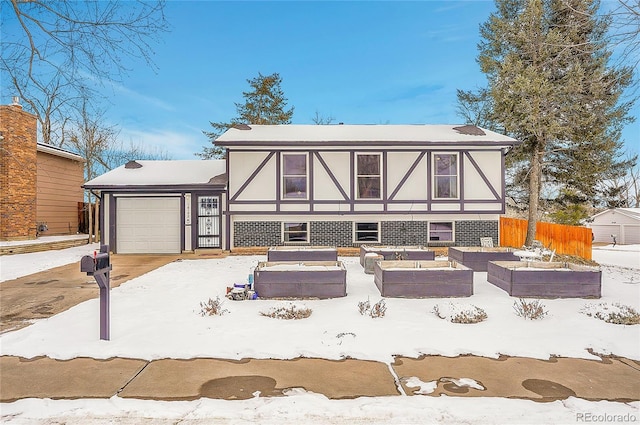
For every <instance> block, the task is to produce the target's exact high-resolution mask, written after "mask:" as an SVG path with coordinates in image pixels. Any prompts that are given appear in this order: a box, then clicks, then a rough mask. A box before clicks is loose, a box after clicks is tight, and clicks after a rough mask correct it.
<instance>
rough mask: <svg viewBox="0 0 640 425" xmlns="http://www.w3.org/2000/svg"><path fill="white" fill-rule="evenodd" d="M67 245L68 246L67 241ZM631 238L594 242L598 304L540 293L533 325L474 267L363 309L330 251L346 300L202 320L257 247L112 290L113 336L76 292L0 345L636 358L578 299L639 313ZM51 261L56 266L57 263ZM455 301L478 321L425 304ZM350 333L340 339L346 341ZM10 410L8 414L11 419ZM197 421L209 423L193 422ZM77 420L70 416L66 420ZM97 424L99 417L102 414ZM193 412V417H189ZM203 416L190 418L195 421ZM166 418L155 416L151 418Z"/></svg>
mask: <svg viewBox="0 0 640 425" xmlns="http://www.w3.org/2000/svg"><path fill="white" fill-rule="evenodd" d="M81 248H84V250H81V251H80V252H75V251H74V254H70V253H69V252H63V251H70V250H63V251H55V252H49V257H50V258H49V260H50V261H52V262H53V263H55V260H54V259H53V258H52V257H56V258H57V257H60V262H64V261H67V260H62V259H63V258H67V259H68V258H69V257H73V256H74V255H76V256H77V257H76V260H71V261H69V262H73V261H77V260H78V259H79V258H80V257H81V256H82V255H83V254H86V253H87V251H91V250H92V249H94V248H93V247H89V246H85V247H81ZM72 250H77V248H72ZM31 255H36V254H26V255H24V256H17V255H16V256H5V257H2V259H0V261H1V262H2V264H1V266H2V269H3V271H2V278H3V279H5V272H4V270H5V267H7V269H8V270H18V269H21V270H23V273H24V274H29V273H30V272H33V271H37V270H35V269H34V270H33V271H31V270H32V269H31V268H32V267H33V264H34V261H32V260H31V258H32V257H30V256H31ZM639 257H640V246H633V247H629V246H616V247H612V246H608V247H602V248H600V249H596V250H594V259H595V260H596V261H599V262H601V263H602V264H608V265H603V266H602V271H603V282H602V284H603V289H602V294H603V296H602V298H601V299H600V300H582V299H564V300H544V301H543V304H544V305H545V306H546V309H547V311H548V315H547V316H546V317H545V318H544V319H543V320H539V321H528V320H524V319H522V318H520V317H518V316H516V315H515V313H514V310H513V303H514V298H512V297H509V296H508V295H507V294H506V293H505V292H504V291H502V290H500V289H498V288H497V287H495V286H493V285H491V284H489V283H488V282H487V276H486V273H475V277H474V295H473V296H472V297H469V298H463V299H452V300H443V299H417V300H412V299H391V298H389V299H386V300H385V301H386V305H387V313H386V315H385V317H383V318H377V319H373V318H371V317H367V316H362V315H360V313H359V311H358V303H359V302H361V301H366V300H367V299H369V300H370V301H371V303H372V304H373V303H374V302H377V301H378V300H380V299H381V297H380V294H379V292H378V290H377V288H376V287H375V285H374V284H373V277H372V276H371V275H366V274H364V272H363V270H362V267H361V266H360V264H359V260H358V258H355V257H345V258H341V260H342V261H344V263H345V266H346V268H347V282H348V283H347V292H348V295H347V297H344V298H339V299H332V300H304V301H298V302H297V304H299V305H304V306H306V307H308V308H310V309H311V310H312V311H313V313H312V315H311V316H310V317H309V318H307V319H303V320H296V321H283V320H276V319H271V318H268V317H264V316H262V315H260V312H262V311H267V310H268V309H269V308H271V307H276V306H280V305H287V302H284V301H276V300H254V301H229V300H225V303H224V308H226V309H227V310H229V312H228V313H227V314H225V315H223V316H207V317H202V316H201V315H200V314H199V312H200V303H201V302H203V301H207V300H208V299H209V298H213V299H215V298H216V297H220V298H221V299H225V298H224V294H225V293H226V287H227V286H232V284H233V283H240V282H246V280H247V276H248V274H249V273H250V272H251V270H252V268H253V267H255V265H256V264H257V262H258V261H259V260H264V259H265V258H264V256H230V257H227V258H222V259H206V260H189V261H177V262H173V263H170V264H168V265H166V266H164V267H162V268H160V269H157V270H155V271H152V272H150V273H147V274H146V275H143V276H140V277H138V278H136V279H133V280H131V281H129V282H126V283H124V284H122V285H121V286H120V287H118V288H115V289H113V290H112V294H111V302H112V305H111V313H112V319H111V341H100V340H99V339H98V321H99V317H98V311H99V307H98V300H96V299H94V300H90V301H86V302H84V303H82V304H80V305H78V306H76V307H74V308H72V309H70V310H68V311H66V312H63V313H60V314H58V315H56V316H54V317H51V318H49V319H46V320H40V321H38V322H36V323H34V324H33V325H31V326H29V327H27V328H24V329H21V330H18V331H15V332H10V333H7V334H3V335H1V336H0V354H2V355H18V356H23V357H34V356H39V355H46V356H49V357H53V358H59V359H68V358H74V357H80V356H88V357H94V358H108V357H112V356H117V357H133V358H141V359H158V358H194V357H217V358H231V359H239V358H294V357H298V356H306V357H319V358H327V359H338V358H344V357H347V356H349V357H352V358H358V359H370V360H377V361H382V362H391V361H392V360H393V356H394V355H403V356H410V357H414V356H419V355H421V354H440V355H445V356H456V355H459V354H467V353H470V354H475V355H479V356H486V357H497V356H499V355H500V354H503V355H512V356H526V357H534V358H541V359H547V358H549V357H550V356H552V355H557V356H564V357H578V358H594V356H593V355H592V354H590V353H589V351H588V349H592V350H593V351H595V352H597V353H605V354H606V353H613V354H616V355H620V356H625V357H628V358H631V359H635V360H640V328H639V327H638V326H621V325H613V324H607V323H605V322H603V321H600V320H597V319H595V318H591V317H588V316H586V315H585V314H583V313H581V310H582V309H584V308H585V306H592V305H594V304H599V303H610V304H612V303H623V304H626V305H630V306H631V307H633V308H635V309H639V308H640V261H638V259H639ZM609 264H610V265H609ZM56 265H61V264H59V263H56ZM449 303H454V304H455V305H456V306H464V305H475V306H478V307H480V308H482V309H484V310H485V311H486V313H487V315H488V319H487V320H485V321H484V322H482V323H478V324H473V325H463V324H454V323H450V322H447V321H444V320H441V319H439V318H438V317H436V315H435V314H433V307H434V306H435V305H436V304H438V305H440V306H445V305H448V304H449ZM345 335H348V338H345V337H344V336H345ZM639 407H640V403H637V402H636V403H629V404H624V403H606V402H588V401H584V400H578V399H569V400H566V401H563V402H555V403H542V404H541V403H535V402H529V401H524V400H506V399H499V398H482V399H468V398H464V399H462V398H460V399H458V398H452V397H439V398H433V397H416V396H414V397H401V396H398V397H391V398H389V397H384V398H361V399H357V400H341V401H335V400H327V399H326V398H324V397H322V396H319V395H317V394H309V393H304V392H294V393H291V394H289V396H288V397H283V398H274V399H270V398H257V399H254V400H248V401H243V402H225V401H220V400H207V399H202V400H199V401H194V402H157V401H135V400H123V399H120V398H117V397H114V398H112V399H110V400H75V401H51V400H21V401H18V402H15V403H9V404H3V405H1V406H0V408H1V410H2V415H3V420H5V421H7V422H10V421H14V420H15V421H16V422H15V423H21V422H20V421H21V420H24V421H25V422H26V423H29V421H28V420H29V418H33V419H34V422H35V423H48V422H47V420H48V419H44V418H51V417H55V418H57V419H56V420H59V419H60V418H64V420H65V421H67V423H109V422H106V421H107V419H105V418H109V417H113V416H117V417H119V418H120V419H122V420H123V421H124V420H130V421H131V422H129V423H136V421H135V418H138V419H140V418H141V417H153V418H160V419H163V420H164V419H166V420H167V421H168V422H167V423H172V422H171V421H175V420H186V422H185V423H208V420H211V416H213V417H215V418H217V420H218V422H217V423H219V422H222V423H248V422H260V423H342V422H345V421H350V422H354V421H355V422H357V423H424V422H425V418H429V420H428V421H427V422H434V423H576V422H580V420H578V419H576V418H577V416H576V415H578V414H579V413H581V412H582V413H585V412H589V413H591V414H595V413H598V412H600V413H603V414H614V413H615V412H620V413H621V414H626V413H630V414H633V415H635V417H636V420H638V418H640V413H639V411H638V408H639ZM12 415H16V416H12ZM204 418H209V419H208V420H207V419H204ZM74 420H76V422H73V421H74ZM101 421H102V422H101ZM189 421H191V422H189ZM199 421H202V422H199ZM160 423H164V422H160Z"/></svg>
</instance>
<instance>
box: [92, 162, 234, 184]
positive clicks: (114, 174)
mask: <svg viewBox="0 0 640 425" xmlns="http://www.w3.org/2000/svg"><path fill="white" fill-rule="evenodd" d="M131 164H133V165H140V167H137V166H136V167H131V166H127V165H126V164H125V165H122V166H120V167H118V168H116V169H113V170H111V171H109V172H107V173H105V174H103V175H101V176H98V177H96V178H95V179H93V180H90V181H88V182H86V183H85V184H84V187H86V188H87V189H105V188H118V187H139V186H145V187H148V186H194V185H216V186H225V185H226V182H227V179H226V171H227V170H226V161H225V160H223V159H216V160H167V161H149V160H146V161H145V160H138V161H135V162H133V161H132V162H130V163H129V165H131Z"/></svg>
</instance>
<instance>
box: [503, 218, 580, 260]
mask: <svg viewBox="0 0 640 425" xmlns="http://www.w3.org/2000/svg"><path fill="white" fill-rule="evenodd" d="M526 237H527V220H521V219H519V218H507V217H500V246H511V247H515V248H520V247H521V246H522V245H524V241H525V239H526ZM535 239H537V240H539V241H540V242H542V244H543V245H544V246H545V247H549V248H550V249H552V250H554V249H555V250H556V253H557V254H567V255H576V256H578V257H582V258H584V259H587V260H591V241H592V236H591V229H589V228H587V227H579V226H566V225H564V224H554V223H547V222H544V221H538V222H537V223H536V237H535Z"/></svg>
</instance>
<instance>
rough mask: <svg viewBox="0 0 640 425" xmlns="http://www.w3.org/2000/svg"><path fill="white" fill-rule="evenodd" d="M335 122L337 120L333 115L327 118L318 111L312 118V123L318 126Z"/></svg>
mask: <svg viewBox="0 0 640 425" xmlns="http://www.w3.org/2000/svg"><path fill="white" fill-rule="evenodd" d="M335 120H336V118H335V117H334V116H333V115H329V116H326V117H325V116H324V115H322V114H320V112H318V110H316V114H315V115H314V116H313V117H312V118H311V121H313V123H314V124H316V125H327V124H331V123H332V122H334V121H335Z"/></svg>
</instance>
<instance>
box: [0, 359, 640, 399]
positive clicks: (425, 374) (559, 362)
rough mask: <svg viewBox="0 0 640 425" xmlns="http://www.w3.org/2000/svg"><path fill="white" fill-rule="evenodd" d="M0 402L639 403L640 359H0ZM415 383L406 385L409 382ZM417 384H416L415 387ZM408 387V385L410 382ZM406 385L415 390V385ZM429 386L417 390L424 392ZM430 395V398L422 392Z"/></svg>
mask: <svg viewBox="0 0 640 425" xmlns="http://www.w3.org/2000/svg"><path fill="white" fill-rule="evenodd" d="M0 371H1V373H0V402H12V401H15V400H19V399H23V398H31V397H33V398H51V399H74V398H110V397H112V396H114V395H117V396H119V397H122V398H135V399H152V400H195V399H199V398H201V397H206V398H214V399H225V400H239V399H248V398H252V397H255V396H256V395H258V394H259V395H260V396H261V397H277V396H282V395H284V393H285V392H286V390H288V389H292V388H303V389H304V390H306V391H310V392H314V393H319V394H323V395H325V396H326V397H328V398H330V399H344V398H356V397H376V396H394V395H395V396H399V395H405V394H406V395H417V394H420V393H423V394H427V395H430V396H440V395H442V394H445V395H448V396H457V397H505V398H518V399H529V400H534V401H540V402H547V401H553V400H562V399H566V398H568V397H571V396H573V397H579V398H583V399H587V400H609V401H619V402H628V401H636V400H640V362H637V361H632V360H629V359H624V358H604V359H603V360H602V361H594V360H583V359H568V358H557V359H552V360H549V361H544V360H535V359H529V358H518V357H506V358H502V359H489V358H484V357H474V356H462V357H456V358H449V357H440V356H427V357H423V358H419V359H411V358H402V357H399V358H397V359H396V360H395V362H394V363H393V364H391V365H387V364H385V363H380V362H374V361H364V360H354V359H346V360H341V361H337V360H325V359H310V358H299V359H294V360H271V359H262V360H259V359H247V360H241V361H233V360H223V359H205V358H200V359H190V360H175V359H162V360H154V361H145V360H139V359H122V358H113V359H108V360H96V359H88V358H77V359H72V360H67V361H59V360H53V359H50V358H46V357H40V358H35V359H22V358H18V357H12V356H3V357H0ZM411 378H413V379H411ZM415 378H417V379H419V381H420V382H417V383H416V380H415ZM410 384H411V385H410ZM412 385H413V386H412ZM421 386H422V387H423V388H429V390H427V391H421V388H420V387H421ZM429 391H431V392H429Z"/></svg>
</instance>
